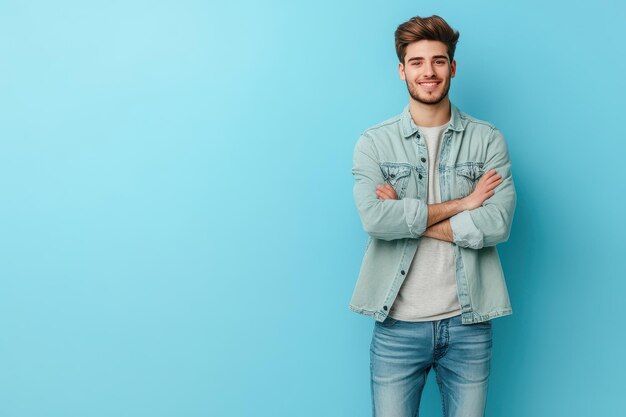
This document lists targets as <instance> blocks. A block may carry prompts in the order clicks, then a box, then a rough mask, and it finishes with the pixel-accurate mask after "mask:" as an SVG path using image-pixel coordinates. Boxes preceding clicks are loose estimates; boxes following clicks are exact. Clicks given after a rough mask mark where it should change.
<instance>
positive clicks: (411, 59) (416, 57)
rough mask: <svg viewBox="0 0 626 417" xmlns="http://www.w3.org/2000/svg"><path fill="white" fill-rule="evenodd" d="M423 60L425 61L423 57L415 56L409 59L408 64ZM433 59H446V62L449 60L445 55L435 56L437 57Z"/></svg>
mask: <svg viewBox="0 0 626 417" xmlns="http://www.w3.org/2000/svg"><path fill="white" fill-rule="evenodd" d="M423 59H424V57H421V56H414V57H412V58H409V59H408V60H407V62H411V61H419V60H423ZM432 59H445V60H447V59H448V57H447V56H445V55H435V56H433V57H432Z"/></svg>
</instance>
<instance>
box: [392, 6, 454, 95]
mask: <svg viewBox="0 0 626 417" xmlns="http://www.w3.org/2000/svg"><path fill="white" fill-rule="evenodd" d="M458 39H459V32H457V31H455V30H454V29H452V28H451V27H450V25H448V23H446V21H445V20H443V19H442V18H441V17H439V16H431V17H424V18H422V17H419V16H416V17H413V18H411V19H409V20H408V21H407V22H404V23H402V24H401V25H400V26H398V29H397V30H396V34H395V40H396V53H397V54H398V59H399V60H400V64H399V65H398V71H399V72H400V78H401V79H403V80H405V81H406V85H407V88H408V90H409V94H410V95H411V97H412V98H413V99H414V100H416V101H418V102H420V103H423V104H438V103H440V102H441V101H442V100H444V99H445V98H446V97H447V96H448V91H449V90H450V79H451V78H453V77H454V75H455V73H456V62H455V61H454V50H455V49H456V43H457V41H458Z"/></svg>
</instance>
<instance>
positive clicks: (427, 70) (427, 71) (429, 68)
mask: <svg viewBox="0 0 626 417" xmlns="http://www.w3.org/2000/svg"><path fill="white" fill-rule="evenodd" d="M422 68H423V69H424V75H425V76H426V77H432V76H433V75H435V68H434V67H433V64H431V63H430V62H425V63H424V66H423V67H422Z"/></svg>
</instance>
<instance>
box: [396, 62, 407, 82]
mask: <svg viewBox="0 0 626 417" xmlns="http://www.w3.org/2000/svg"><path fill="white" fill-rule="evenodd" d="M398 73H399V74H400V79H401V80H406V75H405V74H404V64H402V62H400V63H399V64H398Z"/></svg>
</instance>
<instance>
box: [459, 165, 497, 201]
mask: <svg viewBox="0 0 626 417" xmlns="http://www.w3.org/2000/svg"><path fill="white" fill-rule="evenodd" d="M501 183H502V175H500V174H498V173H497V172H496V170H495V169H492V170H490V171H487V172H486V173H485V174H483V176H482V177H480V180H478V184H476V188H474V191H472V193H471V194H470V195H468V196H467V197H465V198H462V199H461V204H462V206H463V209H464V210H473V209H475V208H478V207H480V206H482V205H483V203H484V202H485V201H486V200H487V199H489V198H491V196H493V195H494V194H495V193H496V192H495V191H494V189H495V188H496V187H497V186H498V185H500V184H501Z"/></svg>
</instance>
